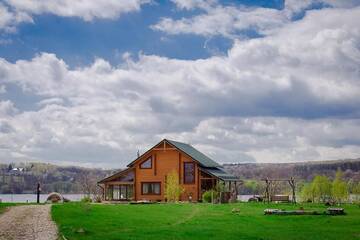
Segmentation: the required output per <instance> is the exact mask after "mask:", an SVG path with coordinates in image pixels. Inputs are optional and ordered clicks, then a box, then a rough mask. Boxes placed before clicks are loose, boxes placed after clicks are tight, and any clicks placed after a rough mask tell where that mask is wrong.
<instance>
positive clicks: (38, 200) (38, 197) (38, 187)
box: [36, 182, 41, 203]
mask: <svg viewBox="0 0 360 240" xmlns="http://www.w3.org/2000/svg"><path fill="white" fill-rule="evenodd" d="M40 192H41V188H40V183H39V182H38V184H37V188H36V202H37V203H40Z"/></svg>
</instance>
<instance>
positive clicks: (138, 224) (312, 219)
mask: <svg viewBox="0 0 360 240" xmlns="http://www.w3.org/2000/svg"><path fill="white" fill-rule="evenodd" d="M303 206H304V207H305V209H317V210H325V209H326V208H325V207H324V206H322V205H303ZM298 207H299V205H297V206H292V205H286V204H278V205H266V204H259V203H237V204H222V205H211V204H153V205H127V204H121V205H95V204H94V205H83V204H80V203H71V204H63V205H54V206H53V207H52V215H53V219H54V220H55V221H56V223H57V224H58V226H59V231H60V233H61V234H63V235H64V236H65V237H66V238H67V239H69V240H74V239H87V240H94V239H99V240H100V239H106V240H114V239H156V240H164V239H197V240H199V239H206V240H209V239H222V240H225V239H229V240H230V239H280V240H281V239H304V240H305V239H306V240H309V239H336V240H340V239H360V208H359V207H358V206H354V205H346V206H344V207H345V211H346V212H347V215H345V216H325V215H321V216H265V215H263V210H264V209H265V208H285V209H293V208H298ZM233 208H239V209H240V213H239V214H234V213H232V211H231V210H232V209H233ZM79 229H83V230H84V231H82V230H80V231H79Z"/></svg>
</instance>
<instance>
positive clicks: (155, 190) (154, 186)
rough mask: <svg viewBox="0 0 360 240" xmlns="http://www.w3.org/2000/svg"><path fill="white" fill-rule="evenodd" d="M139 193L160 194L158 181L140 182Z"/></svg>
mask: <svg viewBox="0 0 360 240" xmlns="http://www.w3.org/2000/svg"><path fill="white" fill-rule="evenodd" d="M141 193H142V194H143V195H160V193H161V190H160V183H159V182H142V183H141Z"/></svg>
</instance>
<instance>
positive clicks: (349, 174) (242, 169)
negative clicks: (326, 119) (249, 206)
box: [224, 158, 360, 181]
mask: <svg viewBox="0 0 360 240" xmlns="http://www.w3.org/2000/svg"><path fill="white" fill-rule="evenodd" d="M224 168H225V169H227V170H228V171H229V172H231V173H233V174H234V175H236V176H238V177H239V178H241V179H254V180H260V179H263V178H266V177H268V178H290V177H295V178H296V179H298V180H304V181H311V180H312V179H313V177H314V176H315V175H319V174H321V175H326V176H328V177H330V178H333V177H334V176H335V173H336V171H337V170H338V169H340V170H341V171H343V172H344V178H345V179H353V180H355V181H360V158H358V159H344V160H333V161H312V162H296V163H239V164H225V165H224Z"/></svg>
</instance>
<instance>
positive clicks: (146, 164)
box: [140, 157, 152, 169]
mask: <svg viewBox="0 0 360 240" xmlns="http://www.w3.org/2000/svg"><path fill="white" fill-rule="evenodd" d="M151 167H152V158H151V157H149V158H148V159H146V160H145V161H143V162H142V163H141V164H140V168H145V169H146V168H151Z"/></svg>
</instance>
